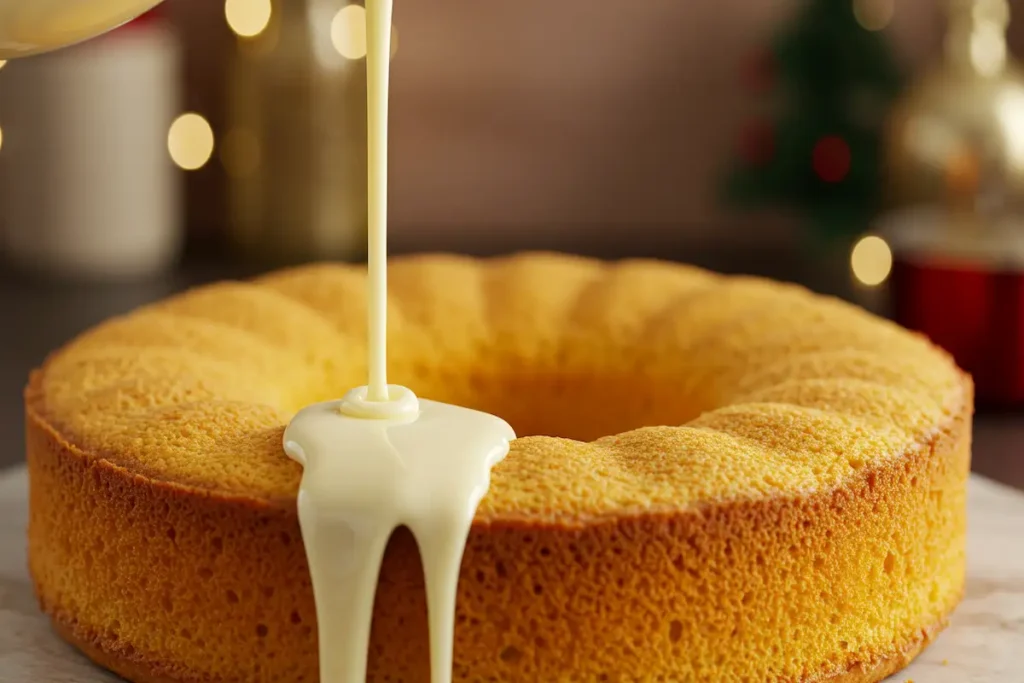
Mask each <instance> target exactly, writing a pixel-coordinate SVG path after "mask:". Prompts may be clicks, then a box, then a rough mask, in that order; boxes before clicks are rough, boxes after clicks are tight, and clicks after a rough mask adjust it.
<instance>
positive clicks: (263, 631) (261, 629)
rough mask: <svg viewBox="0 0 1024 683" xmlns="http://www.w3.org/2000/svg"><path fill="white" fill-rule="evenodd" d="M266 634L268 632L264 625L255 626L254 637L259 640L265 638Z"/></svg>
mask: <svg viewBox="0 0 1024 683" xmlns="http://www.w3.org/2000/svg"><path fill="white" fill-rule="evenodd" d="M267 633H269V630H268V629H267V625H266V624H256V635H258V636H259V637H260V638H266V637H267Z"/></svg>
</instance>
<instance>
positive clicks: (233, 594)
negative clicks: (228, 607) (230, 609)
mask: <svg viewBox="0 0 1024 683" xmlns="http://www.w3.org/2000/svg"><path fill="white" fill-rule="evenodd" d="M226 595H227V598H228V602H230V603H231V604H235V603H236V602H238V593H236V592H235V591H233V590H228V592H227V593H226Z"/></svg>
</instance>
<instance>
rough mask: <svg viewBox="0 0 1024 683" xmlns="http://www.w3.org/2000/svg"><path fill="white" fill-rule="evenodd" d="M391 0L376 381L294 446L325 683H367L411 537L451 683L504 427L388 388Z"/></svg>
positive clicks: (370, 51) (369, 12) (307, 426)
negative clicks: (399, 559)
mask: <svg viewBox="0 0 1024 683" xmlns="http://www.w3.org/2000/svg"><path fill="white" fill-rule="evenodd" d="M391 14H392V0H367V1H366V24H367V27H366V38H367V41H366V42H367V64H366V69H367V115H368V135H367V141H368V147H369V152H368V162H369V178H368V181H369V182H368V186H369V221H368V228H367V229H368V231H369V234H368V237H369V262H368V280H369V282H368V298H369V301H368V306H367V308H368V321H367V322H368V331H367V334H368V365H369V368H368V369H369V373H368V374H369V382H368V384H367V386H364V387H358V388H356V389H353V390H351V391H349V392H348V394H347V395H346V396H345V397H344V398H343V399H341V400H340V401H330V402H327V403H320V404H316V405H312V406H309V407H307V408H305V409H303V410H301V411H300V412H299V413H298V414H297V415H296V416H295V417H294V418H293V419H292V421H291V422H290V423H289V425H288V428H287V429H286V430H285V433H284V449H285V452H286V453H287V454H288V456H289V457H291V458H292V459H294V460H296V461H298V462H299V463H300V464H301V465H302V466H303V468H304V470H303V475H302V483H301V485H300V487H299V496H298V509H299V524H300V526H301V528H302V540H303V542H304V543H305V547H306V557H307V559H308V563H309V569H310V576H311V579H312V583H313V593H314V598H315V600H316V612H317V629H318V636H319V656H320V681H321V683H363V682H364V681H365V680H366V668H367V651H368V647H369V641H370V626H371V624H372V621H373V603H374V597H375V595H376V589H377V581H378V576H379V573H380V565H381V560H382V559H383V556H384V550H385V548H386V547H387V544H388V539H390V537H391V534H392V532H393V531H394V530H395V529H396V528H397V527H399V526H406V527H408V528H409V530H410V531H412V533H413V535H414V536H415V537H416V542H417V545H418V546H419V550H420V557H421V558H422V562H423V572H424V579H425V586H426V593H427V610H428V625H429V628H430V669H431V680H432V682H433V683H450V681H451V678H452V658H453V652H454V635H455V597H456V588H457V586H458V580H459V569H460V566H461V564H462V555H463V552H464V550H465V545H466V539H467V537H468V535H469V528H470V525H471V524H472V521H473V515H474V514H475V512H476V509H477V506H478V505H479V503H480V500H481V499H482V498H483V496H484V494H485V493H486V492H487V488H488V486H489V484H490V478H491V468H492V467H493V466H494V465H495V464H496V463H498V462H499V461H500V460H501V459H502V458H504V457H505V455H506V454H507V453H508V450H509V442H510V441H511V440H512V439H514V438H515V433H514V432H513V431H512V428H511V427H510V426H509V425H508V423H507V422H505V421H504V420H502V419H500V418H498V417H494V416H493V415H488V414H486V413H481V412H478V411H475V410H469V409H467V408H460V407H458V406H452V405H447V404H444V403H437V402H435V401H426V400H423V401H421V400H419V399H418V398H417V397H416V395H415V394H414V393H413V392H412V391H411V390H409V389H407V388H405V387H402V386H397V385H389V384H387V348H386V338H387V113H388V69H389V61H390V53H391Z"/></svg>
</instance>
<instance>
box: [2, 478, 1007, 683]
mask: <svg viewBox="0 0 1024 683" xmlns="http://www.w3.org/2000/svg"><path fill="white" fill-rule="evenodd" d="M25 494H26V483H25V473H24V470H20V469H19V470H14V471H11V472H8V473H6V474H4V475H2V476H0V682H2V683H8V682H10V683H16V682H17V683H24V682H32V683H115V682H116V681H119V680H120V679H118V678H117V677H116V676H112V675H110V674H107V673H105V672H102V671H100V670H99V669H96V668H95V667H93V666H92V665H91V664H90V663H89V662H88V661H87V660H86V659H85V658H84V657H82V656H80V655H79V654H77V652H76V651H75V650H73V649H72V648H71V647H70V646H67V645H65V644H64V643H63V642H62V641H61V640H60V639H58V638H57V637H56V636H55V635H54V634H53V633H52V632H51V631H50V628H49V625H48V623H47V621H46V619H45V618H43V616H42V615H41V614H40V613H39V611H38V608H37V607H36V603H35V598H34V597H33V595H32V588H31V586H30V584H29V579H28V575H27V573H26V570H25V541H24V538H25V521H26V509H25V507H26V496H25ZM1022 532H1024V494H1021V493H1018V492H1016V491H1013V490H1011V489H1008V488H1005V487H1003V486H1000V485H998V484H994V483H992V482H991V481H988V480H986V479H981V478H975V479H974V480H973V481H972V482H971V492H970V539H969V572H968V574H969V577H968V582H967V594H966V598H965V599H964V602H963V604H961V605H960V607H959V608H958V609H957V611H956V614H955V615H954V617H953V622H952V625H951V626H950V627H949V628H948V629H947V630H946V632H945V633H943V634H942V635H941V636H940V637H939V639H938V641H937V642H936V643H935V644H934V645H933V646H932V647H931V648H929V649H928V650H927V651H926V652H925V653H924V655H922V656H921V657H920V658H919V659H918V661H916V662H915V663H914V664H913V665H912V666H911V667H910V668H908V669H906V670H904V671H902V672H901V673H899V674H897V675H895V676H893V677H892V678H890V679H889V682H888V683H905V682H906V681H910V680H913V681H914V683H1019V682H1022V681H1024V533H1022Z"/></svg>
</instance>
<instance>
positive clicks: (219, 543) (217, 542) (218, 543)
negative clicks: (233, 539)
mask: <svg viewBox="0 0 1024 683" xmlns="http://www.w3.org/2000/svg"><path fill="white" fill-rule="evenodd" d="M211 543H213V549H214V550H216V551H217V552H218V553H220V552H224V539H222V538H221V537H220V536H214V538H213V541H211Z"/></svg>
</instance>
